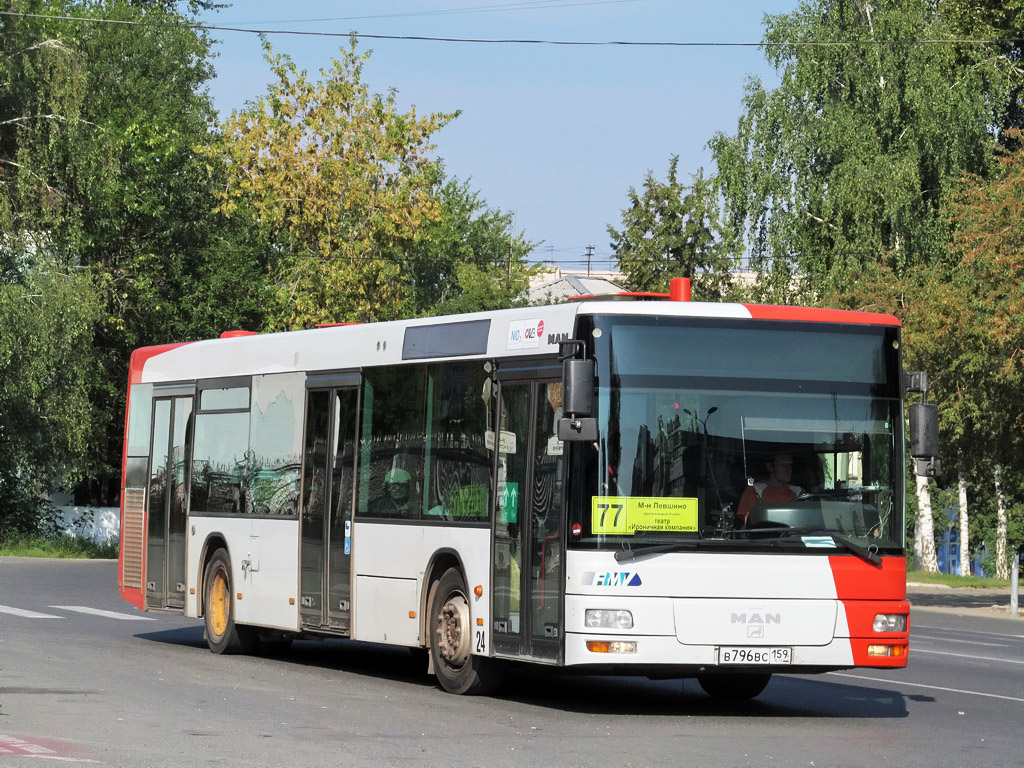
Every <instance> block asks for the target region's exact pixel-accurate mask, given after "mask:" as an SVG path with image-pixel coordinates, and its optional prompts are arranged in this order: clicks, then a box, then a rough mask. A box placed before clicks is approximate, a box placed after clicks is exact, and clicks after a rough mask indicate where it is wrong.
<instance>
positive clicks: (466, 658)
mask: <svg viewBox="0 0 1024 768" xmlns="http://www.w3.org/2000/svg"><path fill="white" fill-rule="evenodd" d="M469 605H470V603H469V597H468V592H467V590H466V584H465V581H464V579H463V578H462V574H461V573H460V572H459V571H458V570H457V569H455V568H449V569H448V570H447V571H445V572H444V575H443V576H441V579H440V581H438V582H437V586H436V587H435V588H434V595H433V598H432V599H431V601H430V623H431V626H430V630H431V637H430V656H431V661H432V662H433V666H434V674H435V675H436V676H437V680H438V682H439V683H441V687H442V688H444V689H445V690H446V691H448V692H449V693H465V694H486V693H491V692H492V691H495V690H496V689H497V688H498V686H500V685H501V681H502V679H503V678H504V676H505V668H504V665H503V664H502V663H501V662H500V661H498V660H497V659H492V658H488V657H486V656H474V655H473V653H472V651H473V641H472V638H473V628H472V626H471V625H470V615H469V614H470V610H469Z"/></svg>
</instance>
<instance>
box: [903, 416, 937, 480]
mask: <svg viewBox="0 0 1024 768" xmlns="http://www.w3.org/2000/svg"><path fill="white" fill-rule="evenodd" d="M907 410H908V412H909V413H908V415H909V417H910V455H911V456H912V457H913V458H914V464H915V471H916V472H917V474H918V475H921V476H922V477H936V476H937V475H938V474H939V473H940V471H941V470H940V466H939V460H938V459H939V407H938V406H937V405H935V404H934V403H915V404H914V405H911V406H909V408H908V409H907Z"/></svg>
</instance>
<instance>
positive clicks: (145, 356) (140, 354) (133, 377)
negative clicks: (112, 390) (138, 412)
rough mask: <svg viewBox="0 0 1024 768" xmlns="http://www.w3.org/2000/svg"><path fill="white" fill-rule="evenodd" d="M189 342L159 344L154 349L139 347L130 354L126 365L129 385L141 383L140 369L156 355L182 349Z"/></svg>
mask: <svg viewBox="0 0 1024 768" xmlns="http://www.w3.org/2000/svg"><path fill="white" fill-rule="evenodd" d="M189 343H191V342H187V341H185V342H179V343H178V344H160V345H158V346H155V347H139V348H138V349H136V350H135V351H134V352H132V357H131V360H130V362H129V363H128V382H129V383H130V384H138V383H140V382H141V381H142V369H143V368H144V367H145V366H146V363H147V362H149V361H150V360H152V359H153V358H154V357H156V356H157V355H162V354H163V353H164V352H170V351H171V350H172V349H177V348H178V347H183V346H185V345H186V344H189Z"/></svg>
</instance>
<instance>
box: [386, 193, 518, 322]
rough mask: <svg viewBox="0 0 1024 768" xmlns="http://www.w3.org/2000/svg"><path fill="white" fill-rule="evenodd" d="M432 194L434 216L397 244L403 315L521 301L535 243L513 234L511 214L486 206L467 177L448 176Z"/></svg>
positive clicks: (477, 308)
mask: <svg viewBox="0 0 1024 768" xmlns="http://www.w3.org/2000/svg"><path fill="white" fill-rule="evenodd" d="M431 196H432V197H433V199H434V200H435V201H436V203H437V204H438V207H439V210H438V218H437V219H436V220H434V221H431V222H429V223H428V224H427V225H426V227H425V232H424V233H423V234H422V235H421V236H419V237H418V238H416V239H415V240H412V241H409V242H407V243H405V244H404V245H403V246H401V247H400V248H399V249H398V251H397V252H396V254H395V258H396V259H404V260H405V262H406V264H407V267H408V268H407V269H406V270H405V274H406V276H407V277H408V279H409V281H410V287H411V290H410V291H409V292H408V293H407V299H406V309H405V310H404V311H403V314H405V315H408V316H416V315H423V314H429V315H444V314H456V313H459V312H479V311H485V310H493V309H506V308H508V307H513V306H518V305H520V304H522V303H523V302H524V301H525V295H526V292H527V289H528V288H529V280H530V276H531V275H532V274H533V273H534V272H536V268H531V267H529V266H528V265H527V263H526V257H527V254H529V252H530V251H531V250H532V249H533V247H534V243H531V242H529V241H528V240H526V239H525V237H524V236H523V234H522V233H518V234H516V233H513V232H512V231H511V230H512V216H511V214H508V213H504V212H502V211H500V210H496V209H493V208H490V207H488V206H487V204H486V202H485V201H484V200H483V199H482V198H481V196H480V194H479V193H477V192H474V191H472V190H471V189H470V187H469V183H468V182H460V181H458V180H456V179H448V180H446V181H444V182H443V183H441V184H438V185H437V186H436V187H435V189H434V190H433V191H432V193H431Z"/></svg>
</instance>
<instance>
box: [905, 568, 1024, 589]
mask: <svg viewBox="0 0 1024 768" xmlns="http://www.w3.org/2000/svg"><path fill="white" fill-rule="evenodd" d="M907 581H908V582H916V583H918V584H942V585H945V586H947V587H954V588H967V589H985V588H991V587H1008V586H1010V582H1009V580H1008V579H993V578H989V577H986V576H956V575H954V574H951V573H928V572H927V571H908V572H907Z"/></svg>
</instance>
